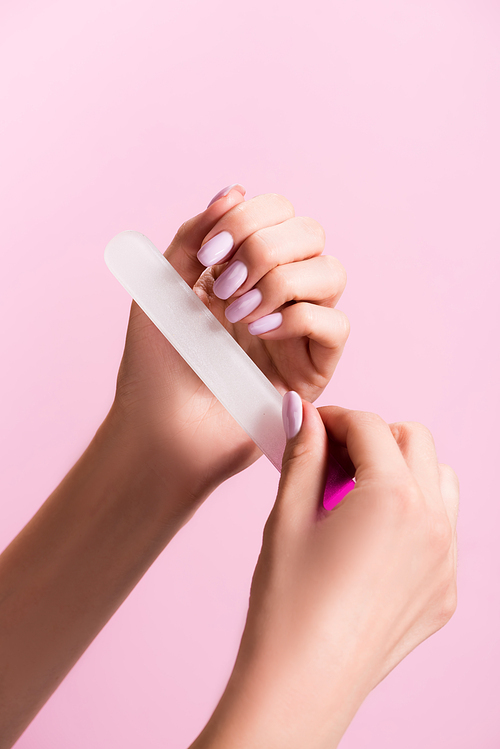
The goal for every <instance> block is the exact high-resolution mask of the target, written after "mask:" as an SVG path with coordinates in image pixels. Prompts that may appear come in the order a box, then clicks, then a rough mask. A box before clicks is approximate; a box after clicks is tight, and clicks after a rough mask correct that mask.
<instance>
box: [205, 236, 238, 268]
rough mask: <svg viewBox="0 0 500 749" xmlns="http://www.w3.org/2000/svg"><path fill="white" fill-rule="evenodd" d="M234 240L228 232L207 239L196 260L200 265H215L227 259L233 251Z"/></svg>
mask: <svg viewBox="0 0 500 749" xmlns="http://www.w3.org/2000/svg"><path fill="white" fill-rule="evenodd" d="M233 245H234V240H233V238H232V236H231V234H230V233H229V232H228V231H221V232H220V234H216V235H215V237H212V239H209V240H208V242H206V244H204V245H203V247H202V248H201V250H199V251H198V254H197V256H196V257H197V258H198V260H199V261H200V263H202V265H206V266H207V267H208V266H209V265H217V263H221V262H222V261H223V260H225V259H226V258H227V256H228V255H229V253H230V252H231V250H232V249H233Z"/></svg>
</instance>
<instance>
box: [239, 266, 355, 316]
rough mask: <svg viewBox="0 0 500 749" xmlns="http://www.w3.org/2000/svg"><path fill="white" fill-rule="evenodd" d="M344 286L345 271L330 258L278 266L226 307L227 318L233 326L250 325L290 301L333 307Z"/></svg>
mask: <svg viewBox="0 0 500 749" xmlns="http://www.w3.org/2000/svg"><path fill="white" fill-rule="evenodd" d="M345 284H346V274H345V270H344V267H343V266H342V264H341V263H340V262H339V261H338V260H337V259H336V258H334V257H331V256H330V255H320V256H319V257H314V258H310V259H309V260H303V261H299V262H296V263H287V264H286V265H278V266H276V267H275V268H273V269H272V270H270V271H269V272H268V273H266V274H265V275H264V276H263V278H261V279H260V281H259V282H258V283H257V284H256V286H255V287H254V288H253V289H250V291H247V292H246V293H243V294H242V295H241V296H238V297H237V299H236V300H235V301H234V302H232V304H230V305H229V306H228V307H227V309H226V318H227V319H228V320H229V322H232V323H236V322H240V321H244V322H246V323H251V322H253V321H254V320H257V319H259V318H261V317H263V316H265V315H269V314H270V313H271V312H274V311H276V310H278V309H279V308H281V307H282V306H283V305H284V304H286V303H287V302H292V301H308V302H315V303H317V304H320V305H322V306H325V307H334V306H335V304H336V303H337V302H338V300H339V299H340V297H341V295H342V292H343V291H344V288H345Z"/></svg>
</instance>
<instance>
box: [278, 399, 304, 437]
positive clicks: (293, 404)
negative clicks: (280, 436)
mask: <svg viewBox="0 0 500 749" xmlns="http://www.w3.org/2000/svg"><path fill="white" fill-rule="evenodd" d="M281 415H282V418H283V428H284V430H285V435H286V438H287V440H290V439H293V438H294V437H296V436H297V434H298V433H299V431H300V428H301V426H302V418H303V408H302V398H301V397H300V395H299V394H298V393H297V392H295V390H289V391H288V393H285V395H284V396H283V405H282V409H281Z"/></svg>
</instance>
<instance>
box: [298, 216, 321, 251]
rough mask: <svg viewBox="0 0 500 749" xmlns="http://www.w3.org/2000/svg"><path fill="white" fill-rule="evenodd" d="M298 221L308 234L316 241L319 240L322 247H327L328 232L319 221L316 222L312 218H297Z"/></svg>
mask: <svg viewBox="0 0 500 749" xmlns="http://www.w3.org/2000/svg"><path fill="white" fill-rule="evenodd" d="M296 220H297V222H298V223H300V225H301V227H302V229H303V230H304V231H305V232H306V233H307V234H310V235H311V236H312V237H313V238H314V239H316V240H318V243H319V244H321V246H322V247H324V246H325V242H326V232H325V229H324V227H323V226H322V224H320V223H319V221H316V219H314V218H311V217H310V216H297V218H296Z"/></svg>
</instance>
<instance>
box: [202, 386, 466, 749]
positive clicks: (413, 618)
mask: <svg viewBox="0 0 500 749" xmlns="http://www.w3.org/2000/svg"><path fill="white" fill-rule="evenodd" d="M293 400H294V394H290V395H289V396H287V397H286V402H285V405H288V406H290V405H292V406H293V402H292V403H291V401H293ZM295 400H296V401H298V407H299V408H301V404H300V399H298V398H296V397H295ZM303 406H304V422H303V425H302V428H301V430H300V431H299V433H298V435H297V436H295V437H293V438H292V439H290V440H289V442H288V444H287V448H286V451H285V455H284V459H283V472H282V475H281V482H280V487H279V492H278V497H277V500H276V504H275V506H274V508H273V511H272V512H271V515H270V517H269V520H268V523H267V525H266V528H265V532H264V540H263V545H262V552H261V555H260V558H259V562H258V564H257V568H256V570H255V575H254V579H253V583H252V590H251V596H250V606H249V612H248V618H247V623H246V627H245V631H244V634H243V638H242V642H241V647H240V651H239V654H238V658H237V661H236V665H235V668H234V671H233V674H232V676H231V679H230V682H229V685H228V687H227V689H226V692H225V693H224V695H223V697H222V700H221V702H220V703H219V706H218V708H217V709H216V711H215V713H214V716H213V717H212V719H211V721H210V722H209V724H208V726H207V728H206V729H205V731H204V732H203V734H202V735H201V736H200V738H199V739H198V740H197V741H196V742H195V743H194V744H193V749H195V747H196V749H201V748H202V747H203V748H205V747H211V746H212V745H213V746H215V745H217V747H218V748H219V749H226V747H232V746H238V747H241V748H242V749H244V748H245V749H246V747H254V746H272V747H273V749H279V748H280V747H286V749H295V747H301V748H303V747H306V746H307V747H308V749H326V748H327V747H328V749H332V748H333V747H335V746H337V744H338V742H339V741H340V738H341V736H342V735H343V733H344V731H345V729H346V728H347V726H348V724H349V723H350V721H351V720H352V717H353V716H354V714H355V712H356V710H357V709H358V708H359V706H360V705H361V703H362V701H363V700H364V698H365V697H366V695H367V694H368V693H369V691H370V690H371V689H373V687H374V686H375V685H376V684H378V683H379V682H380V681H381V680H382V679H383V678H384V677H385V676H386V675H387V674H388V673H389V672H390V671H391V670H392V669H393V668H394V667H395V666H396V665H397V664H398V663H399V662H400V661H401V660H402V659H403V658H404V657H405V656H406V655H408V653H409V652H410V651H411V650H413V649H414V648H415V647H416V646H417V645H418V644H419V643H421V642H422V641H423V640H425V639H426V638H427V637H429V636H430V635H432V634H433V633H434V632H436V631H437V630H438V629H440V627H442V626H443V625H444V624H445V623H446V622H447V621H448V620H449V619H450V617H451V616H452V614H453V612H454V610H455V607H456V559H457V540H456V520H457V512H458V482H457V478H456V475H455V473H454V472H453V470H452V469H451V468H449V467H448V466H445V465H440V464H438V461H437V458H436V452H435V449H434V443H433V439H432V436H431V434H430V433H429V431H428V430H427V429H426V428H425V427H423V426H422V425H420V424H412V423H407V424H405V423H401V424H392V425H387V424H386V423H385V422H384V421H383V420H382V419H381V418H379V417H378V416H375V415H374V414H369V413H361V412H355V411H347V410H345V409H341V408H334V407H329V408H324V409H320V413H321V418H320V415H319V413H318V412H317V411H316V409H315V408H314V407H313V406H311V405H310V404H308V403H304V404H303ZM292 410H293V409H292ZM288 416H289V418H288V419H287V420H286V423H288V425H290V424H293V423H296V424H297V419H295V420H294V415H293V413H292V414H291V415H290V413H289V414H288ZM321 419H322V420H323V422H324V425H325V426H326V429H327V431H328V433H329V434H330V436H331V438H332V442H333V443H334V444H335V443H336V444H337V446H338V447H339V446H340V453H342V449H343V448H347V451H348V455H349V458H350V461H352V464H353V466H354V468H355V476H356V486H355V488H354V489H353V490H352V491H351V492H350V493H349V494H348V495H347V496H346V497H345V498H344V500H343V501H342V502H341V503H340V504H339V505H338V506H337V507H336V508H335V509H334V510H333V511H331V512H329V513H328V512H326V511H324V510H323V508H322V506H321V499H322V495H323V489H324V484H325V472H326V465H327V450H328V448H327V432H326V431H325V427H324V426H323V423H322V420H321ZM299 423H300V414H299Z"/></svg>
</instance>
